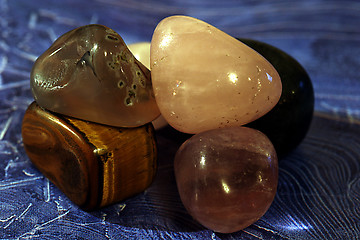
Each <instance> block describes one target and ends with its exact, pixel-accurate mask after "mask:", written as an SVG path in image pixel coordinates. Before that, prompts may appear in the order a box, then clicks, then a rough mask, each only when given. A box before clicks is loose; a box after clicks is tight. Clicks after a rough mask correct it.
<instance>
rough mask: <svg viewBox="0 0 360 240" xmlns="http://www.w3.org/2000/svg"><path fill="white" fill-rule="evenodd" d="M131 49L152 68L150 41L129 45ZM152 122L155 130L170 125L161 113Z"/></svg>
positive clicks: (142, 61) (138, 58)
mask: <svg viewBox="0 0 360 240" xmlns="http://www.w3.org/2000/svg"><path fill="white" fill-rule="evenodd" d="M128 48H129V50H130V51H131V53H132V54H133V55H134V56H135V58H136V59H137V60H138V61H140V62H141V63H142V64H144V66H145V67H147V68H148V69H150V43H149V42H139V43H133V44H129V45H128ZM152 124H153V126H154V128H155V130H159V129H162V128H164V127H165V126H167V125H168V123H167V122H166V120H165V118H164V117H163V116H162V115H160V116H159V117H157V118H156V119H155V120H154V121H152Z"/></svg>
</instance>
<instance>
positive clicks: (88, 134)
mask: <svg viewBox="0 0 360 240" xmlns="http://www.w3.org/2000/svg"><path fill="white" fill-rule="evenodd" d="M21 130H22V131H21V132H22V142H23V145H24V148H25V151H26V154H27V155H28V157H29V159H30V160H31V162H32V163H33V164H34V166H36V168H38V170H40V171H41V172H42V173H43V174H44V175H45V176H46V177H47V178H48V179H49V180H50V181H51V182H52V183H54V184H55V185H56V186H57V187H58V188H59V189H60V190H61V191H62V192H63V193H64V194H65V195H66V196H67V197H68V198H69V199H70V200H72V201H73V202H74V203H76V204H77V205H79V206H80V207H81V208H82V209H85V210H93V209H95V208H101V207H104V206H107V205H110V204H113V203H117V202H120V201H122V200H124V199H126V198H129V197H130V196H134V195H135V194H138V193H140V192H142V191H144V190H145V189H146V188H147V187H148V186H149V185H150V183H151V182H152V181H153V179H154V177H155V173H156V168H157V145H156V141H155V132H154V129H153V127H152V125H151V124H150V123H148V124H145V125H143V126H140V127H136V128H119V127H110V126H106V125H103V124H97V123H92V122H88V121H83V120H79V119H75V118H71V117H67V116H65V115H62V114H56V113H52V112H50V111H47V110H45V109H43V108H41V107H39V105H37V104H36V102H33V103H32V104H30V106H29V107H28V109H27V110H26V112H25V115H24V118H23V122H22V126H21Z"/></svg>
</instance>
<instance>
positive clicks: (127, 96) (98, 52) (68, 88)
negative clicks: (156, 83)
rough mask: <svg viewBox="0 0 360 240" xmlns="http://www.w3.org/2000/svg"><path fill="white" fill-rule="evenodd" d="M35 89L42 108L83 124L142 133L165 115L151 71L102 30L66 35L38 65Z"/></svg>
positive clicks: (95, 27)
mask: <svg viewBox="0 0 360 240" xmlns="http://www.w3.org/2000/svg"><path fill="white" fill-rule="evenodd" d="M30 84H31V90H32V93H33V95H34V98H35V100H36V102H37V103H38V104H39V105H40V106H41V107H43V108H46V109H48V110H50V111H53V112H57V113H61V114H64V115H67V116H72V117H76V118H79V119H82V120H88V121H92V122H97V123H102V124H107V125H111V126H119V127H136V126H140V125H143V124H146V123H148V122H151V121H152V120H154V119H155V118H156V117H157V116H158V115H159V114H160V113H159V110H158V107H157V105H156V102H155V98H154V94H153V90H152V84H151V75H150V71H149V70H148V69H147V68H146V67H145V66H143V64H141V63H140V62H139V61H138V60H136V59H135V57H134V56H133V55H132V54H131V52H130V51H129V49H128V48H127V46H126V44H125V43H124V41H123V40H122V38H121V37H120V36H119V34H117V33H116V32H115V31H114V30H112V29H110V28H108V27H105V26H102V25H87V26H83V27H79V28H77V29H74V30H72V31H70V32H68V33H65V34H64V35H62V36H61V37H60V38H59V39H58V40H56V41H55V42H54V43H53V44H52V45H51V46H50V48H49V49H48V50H46V51H45V52H44V53H43V54H42V55H41V56H40V57H39V58H38V59H37V60H36V62H35V64H34V66H33V69H32V72H31V83H30Z"/></svg>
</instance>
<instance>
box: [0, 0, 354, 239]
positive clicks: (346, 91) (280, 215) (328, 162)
mask: <svg viewBox="0 0 360 240" xmlns="http://www.w3.org/2000/svg"><path fill="white" fill-rule="evenodd" d="M174 14H184V15H190V16H193V17H197V18H200V19H202V20H204V21H206V22H209V23H210V24H212V25H214V26H216V27H218V28H220V29H221V30H223V31H225V32H227V33H229V34H230V35H232V36H234V37H242V38H252V39H257V40H261V41H263V42H267V43H270V44H272V45H274V46H276V47H278V48H280V49H282V50H284V51H286V52H287V53H289V54H290V55H292V56H293V57H294V58H296V59H297V60H298V61H299V62H300V63H301V64H302V65H303V66H304V68H305V69H306V70H307V71H308V73H309V75H310V77H311V78H312V80H313V85H314V89H315V98H316V102H315V111H316V113H315V116H314V119H313V123H312V126H311V129H310V131H309V133H308V135H307V137H306V139H305V140H304V141H303V143H302V144H301V145H300V146H299V147H298V148H297V149H296V150H295V151H294V152H292V153H291V154H290V155H289V156H288V157H287V158H286V159H284V160H283V161H281V162H280V172H279V187H278V193H277V195H276V198H275V200H274V202H273V204H272V206H271V208H270V209H269V211H268V212H267V213H266V214H265V215H264V216H263V217H262V218H261V219H260V220H259V221H258V222H256V223H255V224H253V225H251V226H250V227H248V228H246V229H244V230H242V231H240V232H237V233H233V234H227V235H225V234H218V233H213V232H212V231H210V230H206V229H204V228H203V227H201V226H200V225H199V224H197V223H196V222H195V221H194V220H193V219H192V218H191V217H190V216H189V215H188V214H187V213H186V211H185V209H184V208H183V206H182V204H181V201H180V199H179V196H178V193H177V190H176V185H175V179H174V175H173V168H172V167H173V166H172V160H173V156H174V154H175V152H176V150H177V148H178V147H179V145H180V144H181V142H180V141H179V140H178V139H176V138H172V135H171V134H168V135H166V134H165V135H161V136H159V137H158V141H159V151H160V156H159V172H158V174H157V177H156V179H155V182H154V183H153V184H152V185H151V187H150V188H149V189H147V190H146V191H145V192H144V193H141V194H139V195H137V196H135V197H133V198H131V199H128V200H126V201H124V202H122V203H119V204H114V205H112V206H109V207H107V208H104V209H101V210H98V211H94V212H84V211H82V210H80V209H79V208H78V207H77V206H76V205H74V204H73V203H72V202H70V201H69V200H68V199H67V198H66V197H65V196H64V195H63V194H62V193H61V192H60V191H59V190H58V189H57V188H56V187H55V186H54V185H53V184H51V183H49V181H48V180H47V179H46V178H44V177H43V175H42V174H41V173H40V172H39V171H38V170H37V169H36V168H35V167H34V166H33V165H32V164H31V162H30V161H29V159H28V157H27V156H26V154H25V152H24V150H23V146H22V140H21V132H20V127H21V121H22V117H23V114H24V111H25V109H26V108H27V106H28V105H29V104H30V103H31V102H32V96H31V93H30V88H29V74H30V70H31V67H32V64H33V63H34V61H35V59H36V58H37V57H38V56H39V55H40V54H41V53H42V52H43V51H45V50H46V49H47V48H48V47H49V46H50V45H51V43H52V42H53V41H54V40H55V39H56V38H57V37H58V36H60V35H61V34H63V33H65V32H67V31H69V30H71V29H73V28H76V27H78V26H81V25H86V24H89V23H99V24H103V25H106V26H108V27H110V28H112V29H114V30H116V31H117V32H118V33H119V34H120V35H121V36H122V37H123V39H124V40H125V42H126V43H135V42H139V41H150V40H151V36H152V32H153V30H154V28H155V26H156V24H157V23H158V22H159V21H160V20H161V19H163V18H164V17H166V16H169V15H174ZM359 26H360V2H359V1H356V0H352V1H340V0H333V1H326V0H302V1H290V0H269V1H260V0H246V1H238V0H221V1H219V0H200V1H190V0H172V1H171V0H159V1H157V0H137V1H135V0H118V1H116V0H91V1H85V0H78V1H72V0H63V1H58V0H56V1H55V0H51V1H50V0H49V1H41V0H31V1H28V0H0V238H1V239H126V238H131V239H147V238H152V239H159V238H161V239H359V238H360V221H359V219H360V153H359V149H360V125H359V123H360V121H359V120H360V94H359V90H360V27H359ZM219 204H220V203H219Z"/></svg>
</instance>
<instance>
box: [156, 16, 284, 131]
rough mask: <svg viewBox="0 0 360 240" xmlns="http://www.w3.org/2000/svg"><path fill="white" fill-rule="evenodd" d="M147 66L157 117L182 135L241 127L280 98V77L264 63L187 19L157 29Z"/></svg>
mask: <svg viewBox="0 0 360 240" xmlns="http://www.w3.org/2000/svg"><path fill="white" fill-rule="evenodd" d="M150 66H151V76H152V81H153V88H154V93H155V98H156V102H157V104H158V106H159V109H160V112H161V114H162V115H163V117H164V118H165V119H166V120H167V122H168V123H169V124H170V125H171V126H173V127H174V128H176V129H177V130H179V131H181V132H185V133H199V132H202V131H205V130H209V129H215V128H221V127H226V126H239V125H242V124H246V123H248V122H251V121H253V120H255V119H257V118H259V117H261V116H262V115H264V114H265V113H267V112H268V111H270V109H271V108H273V107H274V106H275V105H276V103H277V102H278V100H279V98H280V95H281V81H280V77H279V75H278V73H277V72H276V70H275V68H274V67H273V66H272V65H271V64H270V63H269V62H268V61H267V60H266V59H264V58H263V57H262V56H261V55H260V54H258V53H257V52H255V51H254V50H252V49H251V48H249V47H248V46H246V45H245V44H243V43H241V42H239V41H238V40H236V39H235V38H233V37H231V36H229V35H227V34H226V33H224V32H222V31H221V30H219V29H217V28H215V27H213V26H211V25H209V24H207V23H205V22H203V21H200V20H198V19H195V18H191V17H186V16H172V17H168V18H165V19H164V20H162V21H161V22H160V23H159V24H158V26H157V27H156V29H155V31H154V34H153V37H152V41H151V50H150Z"/></svg>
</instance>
